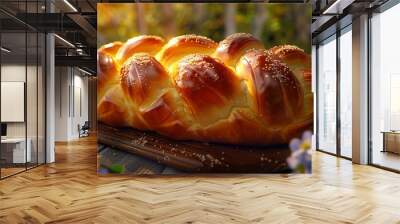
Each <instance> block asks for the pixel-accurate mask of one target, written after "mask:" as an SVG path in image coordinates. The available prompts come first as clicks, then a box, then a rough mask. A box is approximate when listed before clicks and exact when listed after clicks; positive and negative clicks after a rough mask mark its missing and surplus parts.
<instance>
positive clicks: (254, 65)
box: [238, 50, 304, 126]
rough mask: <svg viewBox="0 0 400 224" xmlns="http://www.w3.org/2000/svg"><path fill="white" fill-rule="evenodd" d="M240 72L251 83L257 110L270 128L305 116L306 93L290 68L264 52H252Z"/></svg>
mask: <svg viewBox="0 0 400 224" xmlns="http://www.w3.org/2000/svg"><path fill="white" fill-rule="evenodd" d="M238 71H240V73H241V76H242V77H243V78H244V79H245V80H247V83H248V88H249V91H250V93H251V94H252V95H253V101H254V105H255V108H254V109H255V110H256V111H257V112H258V113H260V114H261V116H262V117H264V119H265V120H266V122H267V124H269V125H273V126H275V125H278V126H282V125H285V124H288V123H290V122H292V121H293V120H294V119H295V117H296V116H297V115H298V114H299V113H301V111H302V106H303V100H304V96H303V90H302V88H301V85H300V83H299V81H298V80H297V79H296V77H295V76H294V75H293V73H292V72H291V71H290V69H289V68H288V67H287V66H286V64H284V63H282V62H281V61H279V60H276V59H274V58H273V57H271V56H270V54H268V52H266V51H264V50H251V51H249V52H247V53H246V54H245V55H244V56H243V57H242V58H241V60H240V62H239V63H238Z"/></svg>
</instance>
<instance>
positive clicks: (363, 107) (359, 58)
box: [352, 15, 368, 164]
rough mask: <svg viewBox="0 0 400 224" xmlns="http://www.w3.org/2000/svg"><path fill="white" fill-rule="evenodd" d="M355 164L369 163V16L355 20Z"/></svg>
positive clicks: (353, 41) (362, 16)
mask: <svg viewBox="0 0 400 224" xmlns="http://www.w3.org/2000/svg"><path fill="white" fill-rule="evenodd" d="M352 28H353V35H352V38H353V40H352V44H353V59H352V60H353V80H352V81H353V83H352V87H353V102H352V104H353V105H352V106H353V116H352V117H353V118H352V122H353V124H352V125H353V130H352V134H353V136H352V138H353V139H352V145H353V154H352V156H353V162H354V163H358V164H367V163H368V15H361V16H360V17H358V18H355V19H353V25H352Z"/></svg>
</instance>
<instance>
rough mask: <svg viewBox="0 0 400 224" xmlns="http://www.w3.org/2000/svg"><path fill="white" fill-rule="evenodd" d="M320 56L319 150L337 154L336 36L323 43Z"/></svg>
mask: <svg viewBox="0 0 400 224" xmlns="http://www.w3.org/2000/svg"><path fill="white" fill-rule="evenodd" d="M317 51H318V52H317V54H318V65H317V66H318V93H317V97H318V102H317V107H318V139H317V140H318V146H317V147H318V149H319V150H322V151H326V152H329V153H336V36H335V35H334V36H332V37H330V38H328V39H327V40H326V41H324V42H322V43H321V44H320V45H319V47H318V50H317Z"/></svg>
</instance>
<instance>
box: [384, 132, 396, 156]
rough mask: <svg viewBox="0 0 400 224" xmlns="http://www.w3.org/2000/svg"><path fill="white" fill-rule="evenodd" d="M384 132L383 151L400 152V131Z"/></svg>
mask: <svg viewBox="0 0 400 224" xmlns="http://www.w3.org/2000/svg"><path fill="white" fill-rule="evenodd" d="M382 134H383V150H382V152H393V153H397V154H400V132H399V131H382Z"/></svg>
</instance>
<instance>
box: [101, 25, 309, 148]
mask: <svg viewBox="0 0 400 224" xmlns="http://www.w3.org/2000/svg"><path fill="white" fill-rule="evenodd" d="M97 57H98V58H97V61H98V65H97V71H98V119H99V121H100V122H103V123H105V124H108V125H111V126H114V127H133V128H136V129H140V130H152V131H156V132H158V133H160V134H162V135H165V136H168V137H171V138H173V139H178V140H198V141H206V142H220V143H231V144H248V145H250V144H251V145H265V144H280V143H288V142H289V141H290V139H291V138H293V137H295V136H298V135H299V134H300V133H301V132H303V131H304V130H305V129H309V128H311V126H312V119H313V115H312V110H313V109H312V108H313V107H312V102H313V101H312V94H311V90H310V85H311V68H310V67H311V63H310V57H309V55H307V54H306V53H304V51H303V50H301V49H299V48H297V47H295V46H289V45H283V46H277V47H274V48H271V49H269V50H265V49H264V46H263V44H262V43H261V42H260V41H259V40H257V39H256V38H254V37H253V36H251V35H250V34H244V33H238V34H233V35H231V36H228V37H227V38H226V39H225V40H223V41H221V42H220V43H216V42H214V41H213V40H211V39H208V38H206V37H202V36H196V35H184V36H178V37H175V38H172V39H171V40H169V41H168V42H166V43H165V42H164V40H163V39H162V38H160V37H156V36H138V37H135V38H132V39H130V40H128V41H127V42H126V43H121V42H114V43H110V44H107V45H104V46H102V47H101V48H100V49H99V50H98V56H97Z"/></svg>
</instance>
